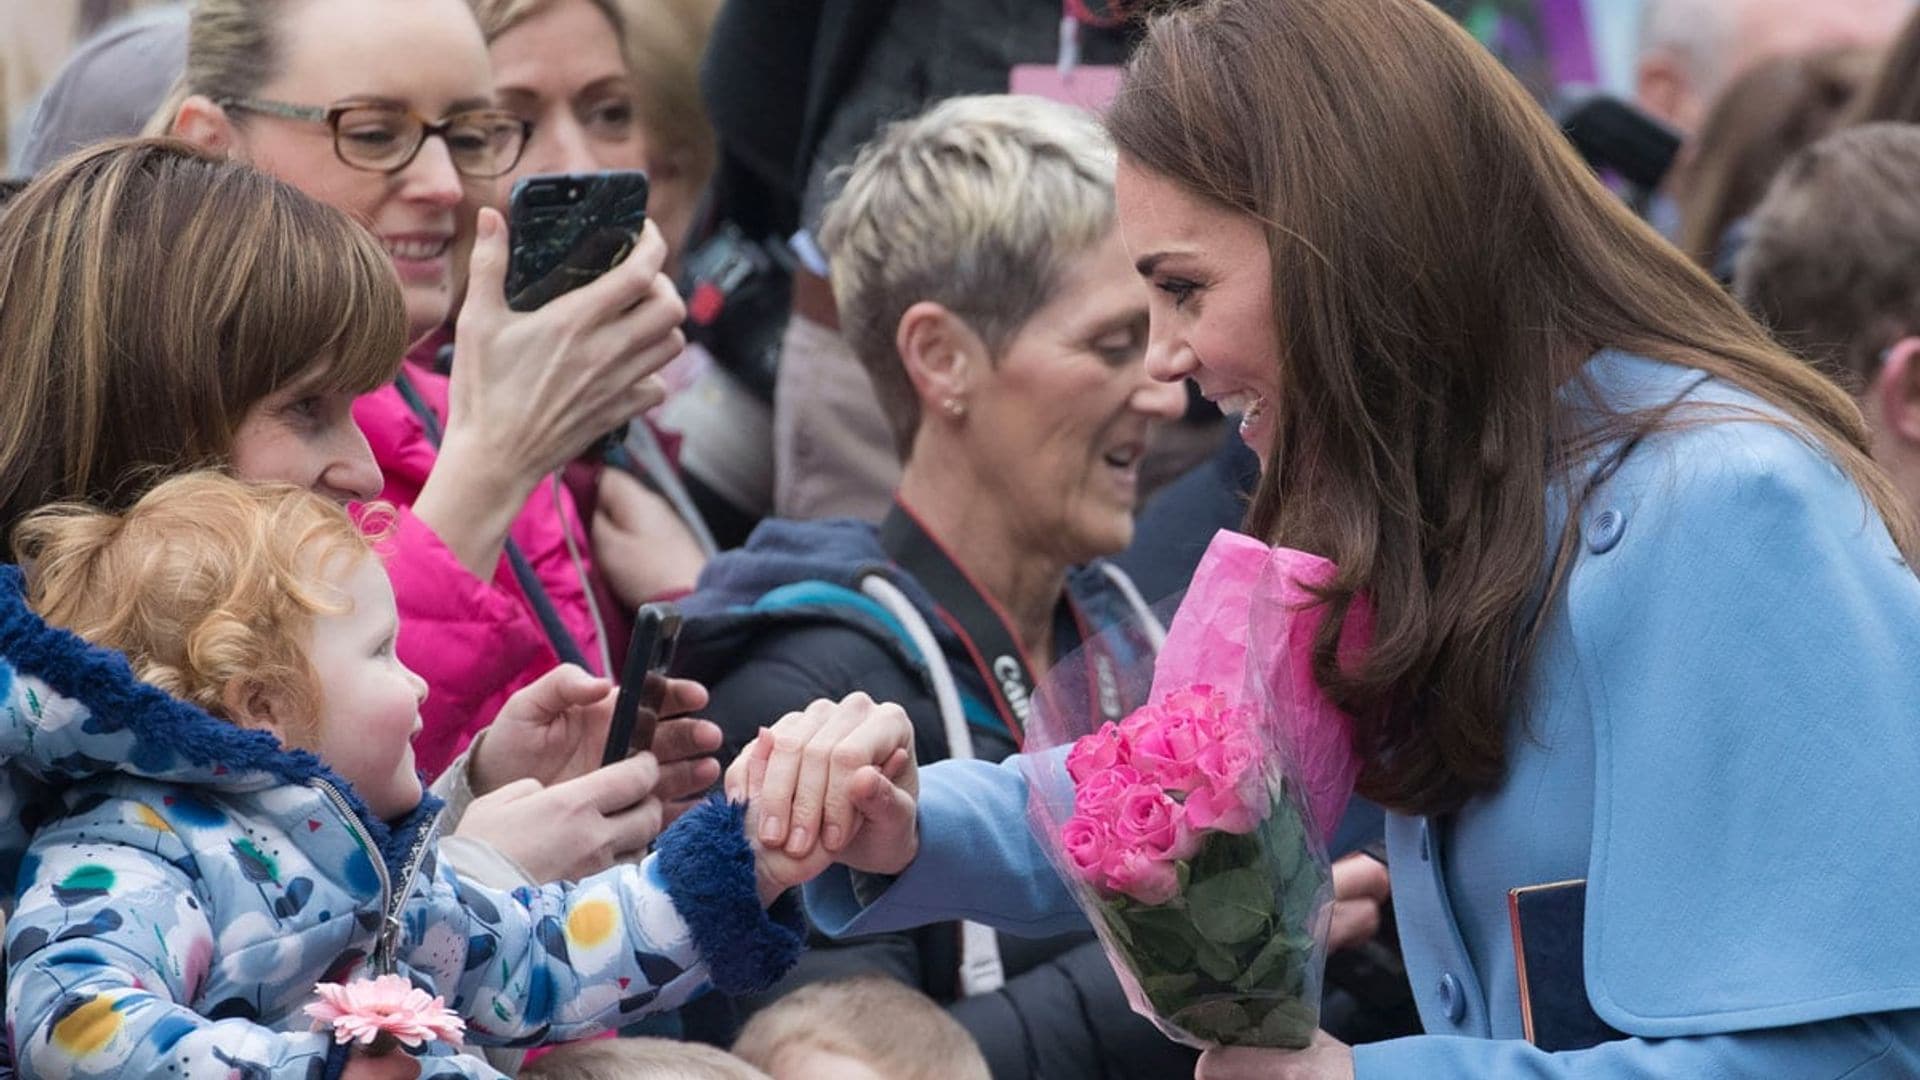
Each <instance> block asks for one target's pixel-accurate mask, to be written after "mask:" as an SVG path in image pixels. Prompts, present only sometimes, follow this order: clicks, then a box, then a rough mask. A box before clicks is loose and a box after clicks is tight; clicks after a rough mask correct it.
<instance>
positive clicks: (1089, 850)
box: [1060, 814, 1113, 885]
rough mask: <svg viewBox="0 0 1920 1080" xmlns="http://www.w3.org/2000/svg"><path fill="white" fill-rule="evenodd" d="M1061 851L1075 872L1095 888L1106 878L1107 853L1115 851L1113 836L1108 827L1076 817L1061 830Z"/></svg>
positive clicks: (1088, 819)
mask: <svg viewBox="0 0 1920 1080" xmlns="http://www.w3.org/2000/svg"><path fill="white" fill-rule="evenodd" d="M1060 847H1061V848H1062V850H1064V851H1065V852H1066V853H1067V861H1068V862H1071V863H1072V864H1073V869H1074V872H1075V873H1077V874H1079V875H1080V876H1081V877H1082V878H1085V879H1086V880H1087V881H1090V882H1092V883H1093V884H1095V885H1098V884H1100V882H1101V880H1102V878H1103V877H1104V875H1105V863H1106V859H1107V853H1108V851H1110V850H1111V849H1112V847H1113V834H1112V833H1110V832H1109V831H1108V830H1107V827H1106V825H1105V824H1103V823H1101V822H1098V821H1095V820H1094V819H1092V818H1089V817H1083V816H1081V815H1079V814H1075V815H1074V816H1073V817H1072V818H1070V819H1068V821H1067V823H1066V825H1065V826H1064V827H1063V828H1061V830H1060Z"/></svg>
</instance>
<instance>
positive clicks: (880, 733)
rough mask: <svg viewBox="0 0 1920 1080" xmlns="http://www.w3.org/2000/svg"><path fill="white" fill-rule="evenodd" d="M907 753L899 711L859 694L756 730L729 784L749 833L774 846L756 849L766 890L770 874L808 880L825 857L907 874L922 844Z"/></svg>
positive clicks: (908, 734)
mask: <svg viewBox="0 0 1920 1080" xmlns="http://www.w3.org/2000/svg"><path fill="white" fill-rule="evenodd" d="M913 754H914V747H913V724H912V722H910V721H909V720H908V719H907V714H906V711H905V710H903V709H901V708H900V707H899V706H898V705H877V704H875V703H874V701H873V699H872V698H869V697H868V696H867V695H865V694H860V693H855V694H850V695H848V696H847V698H846V699H845V700H844V701H841V702H838V703H835V702H831V701H816V702H814V703H813V704H812V705H809V706H807V710H806V711H805V712H802V713H789V714H787V715H786V716H784V717H782V718H781V719H780V722H779V723H777V724H775V725H774V726H773V728H772V729H771V730H766V731H762V732H761V733H760V737H759V738H757V739H755V740H754V742H753V744H752V745H751V746H749V747H748V748H747V749H746V750H745V751H744V752H743V753H741V755H740V756H739V758H737V759H736V760H735V761H734V763H733V767H732V768H731V769H729V770H728V772H727V780H726V785H727V797H728V798H730V799H733V800H735V801H738V800H741V799H745V800H746V801H747V828H748V830H749V835H751V836H752V837H754V839H755V840H756V842H757V843H758V844H759V845H760V846H761V847H762V848H763V849H778V850H777V851H776V850H769V851H765V852H763V854H762V858H761V864H760V866H761V872H762V882H763V888H764V886H765V883H766V882H767V881H768V879H769V878H770V877H771V878H772V879H773V880H775V881H779V880H785V879H788V878H794V877H797V878H798V880H799V881H806V880H809V879H811V878H812V877H813V876H814V875H816V874H818V873H819V872H820V871H821V870H823V869H825V868H826V865H827V864H828V863H830V862H840V863H844V864H846V865H847V866H850V867H852V868H854V869H856V870H865V871H868V872H871V873H879V874H897V873H899V872H900V871H901V870H904V869H905V868H906V866H907V864H908V863H910V862H912V861H913V857H914V855H916V854H917V853H918V852H919V850H920V834H919V828H918V819H917V807H916V805H915V804H916V801H917V800H918V798H919V794H920V774H919V772H918V770H917V769H916V767H915V765H914V757H913ZM821 849H824V853H823V852H822V850H821ZM776 855H784V856H785V858H786V859H787V860H790V862H782V861H780V860H779V859H777V858H776V857H775V856H776Z"/></svg>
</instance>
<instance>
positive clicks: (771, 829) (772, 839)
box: [760, 814, 787, 844]
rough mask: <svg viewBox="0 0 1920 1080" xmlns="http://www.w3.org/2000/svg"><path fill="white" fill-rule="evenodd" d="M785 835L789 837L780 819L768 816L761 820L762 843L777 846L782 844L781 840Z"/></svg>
mask: <svg viewBox="0 0 1920 1080" xmlns="http://www.w3.org/2000/svg"><path fill="white" fill-rule="evenodd" d="M785 835H787V830H786V829H785V828H784V827H783V823H782V822H781V820H780V819H779V818H778V817H776V816H774V815H773V814H768V815H767V816H766V817H763V818H761V819H760V842H761V843H763V844H777V843H779V842H780V838H781V837H783V836H785Z"/></svg>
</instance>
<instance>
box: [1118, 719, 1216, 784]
mask: <svg viewBox="0 0 1920 1080" xmlns="http://www.w3.org/2000/svg"><path fill="white" fill-rule="evenodd" d="M1206 746H1207V733H1206V730H1205V729H1204V728H1202V727H1201V726H1200V723H1199V719H1198V718H1197V717H1195V716H1193V715H1192V714H1190V713H1173V714H1170V715H1168V716H1166V717H1164V718H1162V720H1161V722H1160V723H1158V724H1155V725H1154V726H1153V727H1151V728H1149V729H1147V730H1146V731H1145V732H1142V733H1141V735H1140V737H1139V738H1138V739H1137V740H1136V741H1135V742H1134V744H1133V763H1134V767H1135V768H1138V769H1139V770H1140V771H1141V772H1142V773H1145V774H1146V775H1147V776H1150V777H1152V778H1153V779H1154V780H1156V781H1158V782H1160V783H1161V784H1163V785H1165V786H1167V787H1169V788H1172V789H1173V790H1175V791H1185V790H1187V789H1188V788H1190V787H1192V786H1193V785H1194V784H1195V783H1196V782H1198V778H1199V766H1198V764H1197V762H1196V759H1197V758H1199V756H1200V751H1201V750H1203V749H1205V748H1206Z"/></svg>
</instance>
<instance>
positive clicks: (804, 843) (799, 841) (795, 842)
mask: <svg viewBox="0 0 1920 1080" xmlns="http://www.w3.org/2000/svg"><path fill="white" fill-rule="evenodd" d="M809 840H811V837H810V836H809V835H808V833H807V827H806V826H805V825H796V826H794V828H793V835H792V836H789V837H788V838H787V850H788V851H791V852H793V853H795V854H804V853H805V852H806V851H807V849H808V847H809V843H808V842H809Z"/></svg>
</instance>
